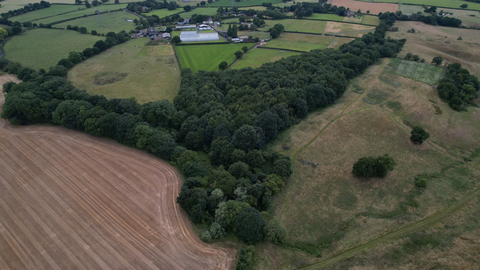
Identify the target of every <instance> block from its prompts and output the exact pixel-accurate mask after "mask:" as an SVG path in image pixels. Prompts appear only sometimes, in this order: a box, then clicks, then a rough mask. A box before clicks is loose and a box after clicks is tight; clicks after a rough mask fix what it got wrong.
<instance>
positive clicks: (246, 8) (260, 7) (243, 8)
mask: <svg viewBox="0 0 480 270" xmlns="http://www.w3.org/2000/svg"><path fill="white" fill-rule="evenodd" d="M238 9H239V10H249V9H254V10H266V9H267V7H264V6H254V7H241V8H238Z"/></svg>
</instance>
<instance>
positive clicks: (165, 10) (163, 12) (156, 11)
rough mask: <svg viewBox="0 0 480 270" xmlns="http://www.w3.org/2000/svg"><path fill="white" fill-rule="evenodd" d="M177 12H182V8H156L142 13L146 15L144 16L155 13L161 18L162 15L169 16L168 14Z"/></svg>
mask: <svg viewBox="0 0 480 270" xmlns="http://www.w3.org/2000/svg"><path fill="white" fill-rule="evenodd" d="M179 12H183V9H182V8H177V9H175V10H168V9H166V8H164V9H156V10H153V11H150V12H149V13H145V14H144V15H146V16H152V15H157V16H158V17H160V18H163V17H167V16H170V15H173V14H176V13H179Z"/></svg>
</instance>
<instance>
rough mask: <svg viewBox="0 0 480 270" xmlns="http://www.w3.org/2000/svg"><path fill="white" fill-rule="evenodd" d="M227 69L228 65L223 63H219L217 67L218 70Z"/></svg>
mask: <svg viewBox="0 0 480 270" xmlns="http://www.w3.org/2000/svg"><path fill="white" fill-rule="evenodd" d="M227 67H228V63H227V62H225V61H223V62H221V63H220V65H218V68H219V69H220V70H225V69H227Z"/></svg>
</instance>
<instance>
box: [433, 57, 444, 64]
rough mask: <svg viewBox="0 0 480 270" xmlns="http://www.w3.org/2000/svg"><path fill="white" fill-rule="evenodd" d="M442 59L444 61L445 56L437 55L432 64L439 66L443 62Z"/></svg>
mask: <svg viewBox="0 0 480 270" xmlns="http://www.w3.org/2000/svg"><path fill="white" fill-rule="evenodd" d="M442 61H443V58H442V57H441V56H435V57H434V58H433V60H432V64H435V65H437V66H439V65H441V64H442Z"/></svg>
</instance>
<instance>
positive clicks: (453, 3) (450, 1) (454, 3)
mask: <svg viewBox="0 0 480 270" xmlns="http://www.w3.org/2000/svg"><path fill="white" fill-rule="evenodd" d="M335 1H337V0H334V2H335ZM359 1H364V2H372V1H371V0H359ZM375 2H376V3H381V2H383V3H387V2H388V3H398V2H399V1H398V0H375ZM401 3H402V4H414V5H427V6H436V7H447V8H458V9H459V8H460V6H461V5H463V4H467V5H468V8H467V9H471V10H480V4H479V3H473V2H467V1H462V0H402V1H401Z"/></svg>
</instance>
